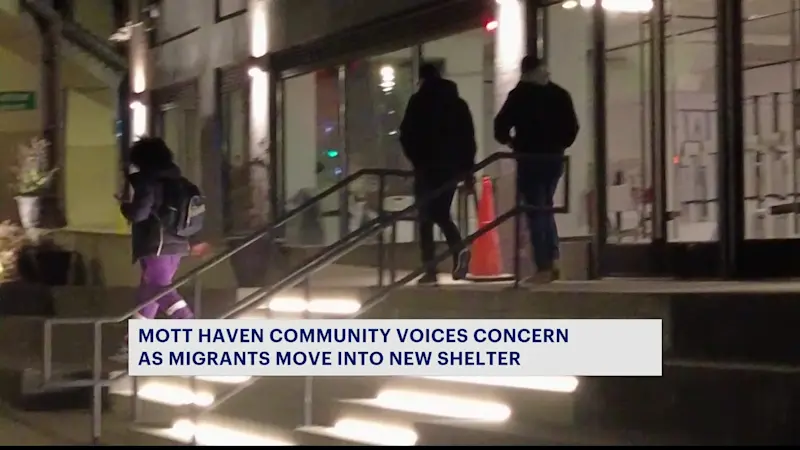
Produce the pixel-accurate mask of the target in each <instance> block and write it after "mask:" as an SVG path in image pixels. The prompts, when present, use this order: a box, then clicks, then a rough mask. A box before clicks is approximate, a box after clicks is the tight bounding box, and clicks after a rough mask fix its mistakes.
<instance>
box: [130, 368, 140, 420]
mask: <svg viewBox="0 0 800 450" xmlns="http://www.w3.org/2000/svg"><path fill="white" fill-rule="evenodd" d="M130 378H131V391H132V392H131V422H132V423H134V424H135V423H137V422H139V417H140V416H141V412H142V403H141V402H140V401H139V377H130Z"/></svg>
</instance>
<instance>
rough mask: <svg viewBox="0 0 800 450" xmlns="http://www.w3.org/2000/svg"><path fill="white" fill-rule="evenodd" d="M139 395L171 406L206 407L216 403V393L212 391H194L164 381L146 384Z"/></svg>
mask: <svg viewBox="0 0 800 450" xmlns="http://www.w3.org/2000/svg"><path fill="white" fill-rule="evenodd" d="M139 397H140V398H143V399H145V400H149V401H151V402H155V403H161V404H163V405H171V406H184V405H191V404H195V405H197V406H203V407H205V406H211V405H212V404H214V394H213V393H211V392H192V390H191V389H189V388H187V387H183V386H175V385H171V384H164V383H147V384H145V385H144V386H142V388H141V389H139Z"/></svg>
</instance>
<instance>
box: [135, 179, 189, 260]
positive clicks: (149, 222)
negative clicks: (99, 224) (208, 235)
mask: <svg viewBox="0 0 800 450" xmlns="http://www.w3.org/2000/svg"><path fill="white" fill-rule="evenodd" d="M180 177H181V171H180V169H179V168H178V166H176V165H174V164H171V165H168V166H165V167H164V168H162V169H159V170H156V169H151V170H142V171H140V172H137V173H134V174H132V175H130V176H129V179H128V181H129V183H130V187H131V189H132V191H133V199H132V200H131V201H130V202H123V203H122V204H121V205H120V210H121V211H122V215H123V216H125V218H126V219H128V221H130V222H131V238H132V239H131V240H132V250H133V259H134V261H137V260H139V258H142V257H145V256H158V255H182V256H185V255H188V254H189V240H188V239H187V238H184V237H180V236H176V235H174V234H172V233H169V232H168V231H167V230H165V229H164V227H163V226H162V225H161V222H160V221H159V218H158V216H157V214H156V212H157V210H158V207H159V206H160V204H161V197H162V192H163V189H162V186H163V181H164V180H169V179H178V178H180Z"/></svg>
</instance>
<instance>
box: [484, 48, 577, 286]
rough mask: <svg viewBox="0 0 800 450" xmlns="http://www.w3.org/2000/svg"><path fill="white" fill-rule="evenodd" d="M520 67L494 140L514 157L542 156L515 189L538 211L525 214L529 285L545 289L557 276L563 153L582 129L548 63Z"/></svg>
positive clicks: (531, 61) (529, 163)
mask: <svg viewBox="0 0 800 450" xmlns="http://www.w3.org/2000/svg"><path fill="white" fill-rule="evenodd" d="M521 66H522V67H521V72H522V76H521V77H520V81H519V84H517V86H516V87H515V88H514V89H512V90H511V92H510V93H509V94H508V98H507V99H506V102H505V103H504V104H503V107H502V108H501V109H500V112H499V113H497V117H495V120H494V136H495V139H496V140H497V142H499V143H501V144H503V145H508V146H509V147H511V149H512V151H514V152H516V153H522V154H529V155H539V156H538V157H535V158H527V159H525V158H523V159H520V160H519V161H518V164H517V189H519V193H520V196H521V198H522V201H523V202H525V203H526V204H527V205H529V206H533V207H536V208H540V209H539V210H537V211H530V212H528V213H527V215H528V230H529V231H530V236H531V244H532V246H533V255H534V258H533V259H534V263H535V264H536V275H534V277H533V278H532V279H531V281H533V282H545V283H546V282H551V281H554V280H556V279H558V276H559V271H558V257H559V249H558V245H559V244H558V229H557V228H556V220H555V214H554V213H553V211H552V208H553V195H555V191H556V187H557V185H558V181H559V179H560V178H561V175H562V174H563V172H564V160H563V156H564V152H565V151H566V150H567V148H569V147H570V146H571V145H572V143H573V142H575V138H576V137H577V136H578V130H579V125H578V117H577V115H576V114H575V107H574V106H573V104H572V97H571V96H570V95H569V92H567V91H566V90H565V89H564V88H562V87H561V86H559V85H557V84H555V83H553V82H551V81H550V74H549V72H548V70H547V66H546V65H545V64H544V62H543V61H541V60H539V59H536V58H533V57H530V56H526V57H525V58H523V60H522V64H521ZM512 129H513V130H514V134H513V136H512V134H511V130H512ZM548 208H549V209H548Z"/></svg>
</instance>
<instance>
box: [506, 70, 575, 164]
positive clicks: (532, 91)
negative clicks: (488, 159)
mask: <svg viewBox="0 0 800 450" xmlns="http://www.w3.org/2000/svg"><path fill="white" fill-rule="evenodd" d="M512 129H513V130H514V136H513V138H512V137H511V130H512ZM578 130H579V125H578V117H577V115H576V114H575V107H574V106H573V104H572V97H571V96H570V95H569V92H567V90H566V89H564V88H562V87H561V86H559V85H557V84H555V83H552V82H551V83H547V84H545V85H538V84H535V83H532V82H528V81H520V83H519V84H517V86H516V87H515V88H514V89H512V90H511V92H510V93H509V94H508V98H507V99H506V101H505V103H504V104H503V107H502V108H500V112H498V113H497V117H495V119H494V137H495V139H496V140H497V141H498V142H499V143H501V144H503V145H509V146H511V148H512V149H513V150H514V151H515V152H520V153H534V154H563V153H564V151H565V150H566V149H567V148H569V147H570V146H571V145H572V144H573V142H575V138H576V137H577V136H578Z"/></svg>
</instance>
